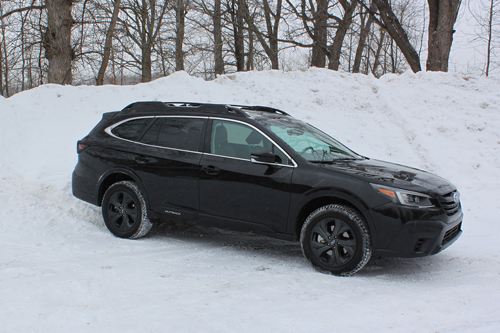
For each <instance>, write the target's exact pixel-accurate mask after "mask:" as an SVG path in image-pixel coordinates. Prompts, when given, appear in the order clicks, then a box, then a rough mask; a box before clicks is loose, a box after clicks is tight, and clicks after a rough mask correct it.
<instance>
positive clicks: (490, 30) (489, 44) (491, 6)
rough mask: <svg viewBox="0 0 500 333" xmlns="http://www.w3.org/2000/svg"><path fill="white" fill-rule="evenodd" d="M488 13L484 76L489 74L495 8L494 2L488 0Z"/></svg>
mask: <svg viewBox="0 0 500 333" xmlns="http://www.w3.org/2000/svg"><path fill="white" fill-rule="evenodd" d="M490 1H491V2H490V13H489V16H488V49H487V53H486V76H489V73H490V63H491V40H492V37H493V10H494V7H495V4H494V0H490Z"/></svg>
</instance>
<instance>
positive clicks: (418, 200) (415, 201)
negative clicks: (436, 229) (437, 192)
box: [370, 184, 435, 208]
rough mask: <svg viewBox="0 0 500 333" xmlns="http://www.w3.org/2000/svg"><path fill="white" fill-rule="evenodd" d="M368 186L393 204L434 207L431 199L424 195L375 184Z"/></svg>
mask: <svg viewBox="0 0 500 333" xmlns="http://www.w3.org/2000/svg"><path fill="white" fill-rule="evenodd" d="M370 185H371V186H372V187H373V188H374V189H375V191H377V192H378V193H380V194H382V195H384V196H385V197H386V198H389V199H391V200H392V201H393V202H395V203H399V204H402V205H405V206H411V207H418V208H430V207H434V206H435V205H434V204H433V203H432V201H431V197H430V196H428V195H426V194H422V193H418V192H412V191H406V190H401V189H399V188H393V187H389V186H382V185H377V184H370Z"/></svg>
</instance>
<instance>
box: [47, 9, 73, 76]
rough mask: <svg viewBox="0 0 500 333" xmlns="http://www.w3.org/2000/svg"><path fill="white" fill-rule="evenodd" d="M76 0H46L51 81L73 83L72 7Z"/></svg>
mask: <svg viewBox="0 0 500 333" xmlns="http://www.w3.org/2000/svg"><path fill="white" fill-rule="evenodd" d="M73 1H74V0H46V2H47V17H48V27H47V30H46V31H45V33H44V36H43V47H44V49H45V58H47V59H48V60H49V78H48V82H49V83H58V84H71V83H72V81H73V75H72V73H71V64H72V61H73V59H74V52H73V48H72V47H71V27H72V26H73V23H74V21H73V17H72V16H71V8H72V6H73Z"/></svg>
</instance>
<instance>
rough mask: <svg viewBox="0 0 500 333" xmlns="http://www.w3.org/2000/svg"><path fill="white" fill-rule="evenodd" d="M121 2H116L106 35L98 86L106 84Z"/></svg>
mask: <svg viewBox="0 0 500 333" xmlns="http://www.w3.org/2000/svg"><path fill="white" fill-rule="evenodd" d="M120 3H121V0H115V4H114V7H113V16H112V17H111V22H110V23H109V28H108V32H107V33H106V41H105V42H104V55H103V57H102V63H101V67H100V68H99V73H98V74H97V80H96V84H97V85H98V86H102V85H103V84H104V74H105V73H106V68H107V67H108V62H109V55H110V53H111V44H112V41H113V32H114V30H115V26H116V21H117V18H118V12H119V11H120Z"/></svg>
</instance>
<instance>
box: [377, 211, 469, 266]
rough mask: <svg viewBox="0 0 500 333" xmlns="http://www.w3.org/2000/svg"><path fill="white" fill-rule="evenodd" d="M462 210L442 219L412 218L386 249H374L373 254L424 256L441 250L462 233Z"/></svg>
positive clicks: (407, 256) (408, 256)
mask: <svg viewBox="0 0 500 333" xmlns="http://www.w3.org/2000/svg"><path fill="white" fill-rule="evenodd" d="M462 220H463V213H462V211H459V212H457V214H455V215H453V216H450V217H449V219H448V220H447V221H446V222H443V221H440V220H412V221H408V222H406V223H404V224H403V225H402V227H401V229H400V230H399V232H398V233H397V234H396V236H395V237H394V238H393V241H392V242H391V243H390V245H389V246H388V247H386V248H384V249H373V254H374V255H376V256H383V257H406V258H410V257H424V256H428V255H432V254H436V253H438V252H441V251H442V250H444V249H445V248H447V247H448V246H450V245H451V244H453V243H454V242H455V241H456V240H457V239H458V238H459V237H460V235H461V234H462Z"/></svg>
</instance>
